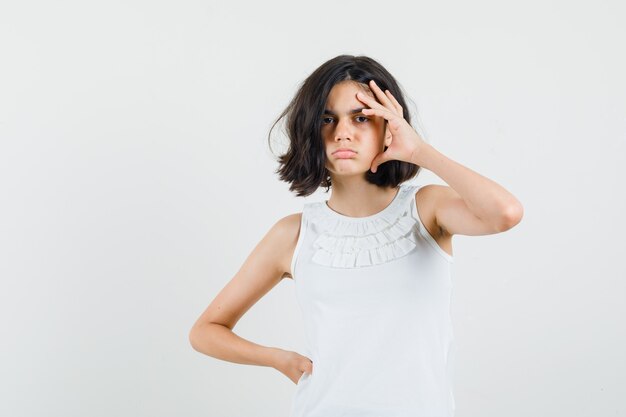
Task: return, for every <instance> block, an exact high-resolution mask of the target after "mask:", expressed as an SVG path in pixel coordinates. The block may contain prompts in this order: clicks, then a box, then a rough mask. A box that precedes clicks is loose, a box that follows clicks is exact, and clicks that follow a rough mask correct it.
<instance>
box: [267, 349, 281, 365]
mask: <svg viewBox="0 0 626 417" xmlns="http://www.w3.org/2000/svg"><path fill="white" fill-rule="evenodd" d="M267 349H268V351H267V366H271V367H272V368H275V369H280V367H281V360H282V357H283V353H284V350H283V349H280V348H274V347H270V348H267Z"/></svg>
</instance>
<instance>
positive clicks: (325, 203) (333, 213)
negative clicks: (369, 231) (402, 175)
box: [322, 184, 404, 223]
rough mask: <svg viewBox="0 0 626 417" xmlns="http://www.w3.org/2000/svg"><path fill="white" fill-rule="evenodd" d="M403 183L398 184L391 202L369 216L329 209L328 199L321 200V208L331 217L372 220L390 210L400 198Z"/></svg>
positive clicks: (352, 220) (348, 219) (351, 220)
mask: <svg viewBox="0 0 626 417" xmlns="http://www.w3.org/2000/svg"><path fill="white" fill-rule="evenodd" d="M403 185H404V184H400V185H399V186H398V191H396V195H395V196H394V197H393V199H392V200H391V202H390V203H389V204H387V207H385V208H384V209H382V210H381V211H379V212H377V213H374V214H370V215H369V216H365V217H352V216H346V215H345V214H341V213H339V212H337V211H335V210H333V209H331V208H330V206H329V205H328V200H325V201H322V208H323V209H324V211H325V212H326V213H327V214H329V215H331V216H333V217H336V218H338V219H342V220H345V221H350V222H357V223H358V222H365V221H369V220H373V219H376V218H378V217H381V216H383V215H385V214H387V213H388V212H390V211H391V210H392V208H393V207H394V206H395V205H396V204H397V202H398V201H399V200H400V194H401V193H402V189H403Z"/></svg>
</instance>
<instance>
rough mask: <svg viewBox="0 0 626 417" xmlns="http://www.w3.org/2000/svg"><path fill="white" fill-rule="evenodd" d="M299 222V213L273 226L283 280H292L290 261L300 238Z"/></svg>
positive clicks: (300, 219)
mask: <svg viewBox="0 0 626 417" xmlns="http://www.w3.org/2000/svg"><path fill="white" fill-rule="evenodd" d="M301 221H302V212H299V213H293V214H289V215H287V216H285V217H283V218H282V219H280V220H279V221H278V222H276V224H275V225H274V228H275V229H276V231H275V233H276V235H277V239H278V240H279V242H280V255H281V268H282V271H284V273H283V276H282V277H283V278H292V275H291V259H292V257H293V254H294V251H295V249H296V244H297V243H298V237H299V236H300V224H301Z"/></svg>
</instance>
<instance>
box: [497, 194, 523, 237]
mask: <svg viewBox="0 0 626 417" xmlns="http://www.w3.org/2000/svg"><path fill="white" fill-rule="evenodd" d="M522 217H524V207H523V206H522V204H521V203H520V202H519V201H518V202H517V203H515V204H512V205H510V206H508V207H507V208H506V209H504V210H503V214H502V219H501V221H500V223H499V225H498V232H505V231H507V230H509V229H512V228H513V227H515V226H516V225H517V224H518V223H519V222H521V221H522Z"/></svg>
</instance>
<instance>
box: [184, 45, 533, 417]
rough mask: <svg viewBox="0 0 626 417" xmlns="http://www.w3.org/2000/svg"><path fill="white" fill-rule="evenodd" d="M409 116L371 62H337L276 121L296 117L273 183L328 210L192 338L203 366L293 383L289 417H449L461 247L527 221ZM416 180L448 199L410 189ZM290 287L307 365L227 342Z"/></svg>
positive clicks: (277, 230) (285, 227)
mask: <svg viewBox="0 0 626 417" xmlns="http://www.w3.org/2000/svg"><path fill="white" fill-rule="evenodd" d="M406 107H407V106H406V104H405V101H404V97H403V94H402V92H401V90H400V88H399V85H398V83H397V82H396V80H395V79H394V77H393V76H392V75H391V74H390V73H389V72H388V71H387V70H386V69H385V68H384V67H383V66H382V65H380V64H379V63H378V62H376V61H375V60H373V59H371V58H369V57H366V56H351V55H340V56H337V57H335V58H333V59H331V60H329V61H327V62H325V63H324V64H322V65H321V66H320V67H319V68H318V69H316V70H315V71H314V72H313V73H312V74H311V75H310V76H309V77H308V78H307V79H306V80H305V81H304V83H303V84H302V85H301V87H300V89H299V90H298V92H297V93H296V95H295V97H294V98H293V100H292V101H291V103H290V104H289V106H288V107H287V108H286V109H285V111H284V112H283V113H282V114H281V116H280V117H279V118H278V120H277V121H276V122H278V121H279V120H280V119H281V118H282V117H284V116H287V135H288V137H289V140H290V145H289V149H288V151H287V152H286V153H285V154H284V155H282V156H280V158H279V168H278V170H277V173H278V174H279V175H280V178H281V180H283V181H286V182H288V183H290V190H291V191H293V192H295V193H296V194H297V195H298V196H307V195H310V194H312V193H313V192H314V191H316V190H317V189H318V188H319V187H320V186H322V187H326V191H328V190H329V189H332V193H331V195H330V198H329V199H328V200H327V201H321V202H313V203H306V204H304V207H303V210H302V212H301V213H295V214H291V215H288V216H286V217H284V218H282V219H280V220H278V221H277V222H276V223H275V224H274V225H273V227H272V228H271V229H270V230H269V231H268V233H267V235H266V236H265V237H263V239H262V240H261V241H260V242H259V243H258V245H257V246H256V247H255V248H254V250H253V251H252V253H251V254H250V255H249V257H248V258H247V259H246V261H245V262H244V264H243V265H242V267H241V269H240V270H239V271H238V272H237V273H236V274H235V276H234V277H233V278H232V280H231V281H230V282H229V283H228V284H227V285H226V286H225V287H224V288H223V289H222V291H221V292H220V293H219V294H218V295H217V296H216V297H215V299H214V300H213V301H212V302H211V304H210V305H209V306H208V308H207V309H206V310H205V311H204V313H202V315H201V316H200V318H198V320H197V321H196V323H195V324H194V326H193V328H192V330H191V332H190V336H189V338H190V342H191V344H192V346H193V348H194V349H196V350H197V351H199V352H202V353H204V354H206V355H210V356H213V357H215V358H219V359H222V360H226V361H231V362H236V363H242V364H250V365H261V366H271V367H273V368H275V369H277V370H278V371H280V372H282V373H283V374H284V375H285V376H286V377H288V378H289V379H291V380H292V381H293V382H295V383H297V387H296V392H295V396H294V398H293V400H292V404H291V417H339V416H342V417H366V416H372V417H374V416H375V417H392V416H393V417H409V416H410V417H417V416H428V417H439V416H446V417H449V416H452V415H453V414H454V408H455V407H454V396H453V390H452V375H453V372H452V370H453V367H452V363H453V359H454V349H453V347H454V344H453V342H454V338H453V333H452V324H451V317H450V297H451V289H452V281H451V274H450V270H451V266H452V263H453V254H452V236H453V235H455V234H462V235H468V236H476V235H487V234H494V233H500V232H503V231H506V230H508V229H510V228H512V227H513V226H515V225H516V224H517V223H519V222H520V220H521V218H522V213H523V208H522V205H521V204H520V202H519V201H518V200H517V199H516V198H515V197H514V196H513V195H511V193H509V192H508V191H507V190H505V189H504V188H503V187H501V186H500V185H499V184H497V183H495V182H494V181H492V180H490V179H488V178H485V177H484V176H482V175H480V174H478V173H477V172H475V171H472V170H471V169H469V168H467V167H465V166H463V165H461V164H459V163H457V162H455V161H453V160H451V159H450V158H448V157H446V156H445V155H443V154H442V153H440V152H439V151H437V150H436V149H435V148H434V147H433V146H431V145H430V144H428V143H426V142H424V140H423V139H422V138H421V137H420V136H419V134H418V133H417V132H416V131H415V130H414V129H413V128H412V126H411V121H410V116H409V114H408V113H406V114H405V109H406ZM276 122H275V123H274V125H276ZM272 128H273V127H272ZM270 133H271V130H270ZM421 168H426V169H429V170H431V171H432V172H434V173H435V174H436V175H437V176H439V177H440V178H441V179H442V180H444V181H445V182H446V183H447V184H449V186H441V185H436V184H428V185H417V184H415V183H411V182H408V180H410V179H412V178H414V177H416V176H417V174H418V172H419V170H420V169H421ZM283 278H291V279H293V280H294V284H295V290H296V295H297V299H298V303H299V304H300V307H301V311H302V314H303V321H304V326H305V334H306V338H307V343H308V347H309V350H310V357H309V356H304V355H301V354H299V353H296V352H290V351H286V350H283V349H280V348H275V347H265V346H261V345H258V344H255V343H253V342H250V341H248V340H246V339H243V338H241V337H239V336H237V335H236V334H235V333H233V331H232V329H233V328H234V326H235V324H236V323H237V321H238V320H239V319H240V318H241V317H242V316H243V314H244V313H245V312H246V311H248V309H250V307H252V305H254V303H256V302H257V301H258V300H259V299H260V298H261V297H263V295H265V294H266V293H267V292H268V291H270V290H271V289H272V288H273V287H274V286H275V285H277V284H278V283H279V282H281V280H282V279H283Z"/></svg>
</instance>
